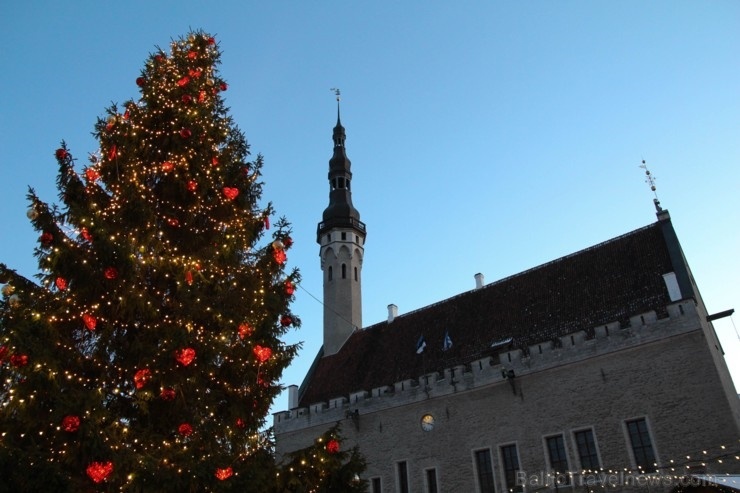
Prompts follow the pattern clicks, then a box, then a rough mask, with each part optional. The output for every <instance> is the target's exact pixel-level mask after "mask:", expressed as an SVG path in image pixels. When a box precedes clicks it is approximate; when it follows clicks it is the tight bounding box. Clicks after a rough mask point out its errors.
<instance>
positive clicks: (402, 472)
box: [396, 461, 409, 493]
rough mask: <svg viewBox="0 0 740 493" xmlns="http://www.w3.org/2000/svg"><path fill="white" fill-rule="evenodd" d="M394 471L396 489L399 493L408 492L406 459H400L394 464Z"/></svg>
mask: <svg viewBox="0 0 740 493" xmlns="http://www.w3.org/2000/svg"><path fill="white" fill-rule="evenodd" d="M396 470H397V471H396V472H397V473H398V491H399V493H409V475H408V466H407V465H406V461H401V462H399V463H398V464H396Z"/></svg>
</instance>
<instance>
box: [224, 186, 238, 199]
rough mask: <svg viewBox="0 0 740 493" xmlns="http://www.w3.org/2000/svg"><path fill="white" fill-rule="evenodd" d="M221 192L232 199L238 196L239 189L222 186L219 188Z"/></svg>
mask: <svg viewBox="0 0 740 493" xmlns="http://www.w3.org/2000/svg"><path fill="white" fill-rule="evenodd" d="M221 192H222V193H223V194H224V197H226V198H227V199H229V200H234V199H235V198H237V197H238V196H239V189H238V188H234V187H224V188H223V189H221Z"/></svg>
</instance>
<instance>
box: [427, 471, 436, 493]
mask: <svg viewBox="0 0 740 493" xmlns="http://www.w3.org/2000/svg"><path fill="white" fill-rule="evenodd" d="M427 493H437V470H436V469H427Z"/></svg>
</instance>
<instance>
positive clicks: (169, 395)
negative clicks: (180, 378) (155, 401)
mask: <svg viewBox="0 0 740 493" xmlns="http://www.w3.org/2000/svg"><path fill="white" fill-rule="evenodd" d="M175 395H176V394H175V389H172V388H164V389H162V391H161V392H160V393H159V398H160V399H162V400H163V401H174V400H175Z"/></svg>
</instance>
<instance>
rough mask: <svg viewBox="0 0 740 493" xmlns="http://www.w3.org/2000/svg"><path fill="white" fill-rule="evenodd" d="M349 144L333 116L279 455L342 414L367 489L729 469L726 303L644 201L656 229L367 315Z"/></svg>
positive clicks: (652, 487) (652, 483)
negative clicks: (312, 347)
mask: <svg viewBox="0 0 740 493" xmlns="http://www.w3.org/2000/svg"><path fill="white" fill-rule="evenodd" d="M344 144H345V131H344V128H343V127H342V125H341V122H340V121H339V117H338V118H337V125H336V127H335V128H334V155H333V157H332V158H331V160H330V163H329V182H330V200H329V206H328V207H327V208H326V210H325V211H324V214H323V220H322V221H321V223H320V224H319V226H318V232H317V240H318V243H319V245H320V257H321V268H322V270H323V274H324V276H323V278H324V281H323V282H324V303H325V309H324V345H323V348H322V349H321V350H320V352H319V354H318V355H317V356H316V359H315V361H314V363H313V365H312V366H311V368H310V370H309V372H308V374H307V375H306V377H305V380H304V381H303V384H302V385H301V386H300V388H299V387H297V386H291V387H290V399H289V407H290V409H288V410H286V411H282V412H278V413H275V415H274V429H275V434H276V440H277V451H278V454H284V453H287V452H289V451H291V450H295V449H298V448H302V447H305V446H307V445H309V444H311V443H312V440H313V439H314V438H315V437H317V436H319V435H320V434H321V433H322V432H323V431H325V430H326V429H327V428H329V427H330V426H332V425H334V424H335V423H337V422H342V423H343V425H342V431H343V434H344V435H345V438H346V439H347V440H348V443H349V445H354V444H359V446H360V450H361V452H362V454H363V455H364V456H365V458H366V459H367V462H368V467H367V471H366V474H365V476H366V479H367V480H368V481H369V485H370V486H369V488H370V491H371V492H372V493H379V492H399V493H408V492H430V493H436V492H480V493H488V492H493V491H497V492H503V491H521V490H524V491H536V490H541V489H551V490H555V489H558V490H563V489H566V490H575V491H589V490H596V489H600V488H602V487H609V488H611V489H612V490H614V491H621V490H632V489H640V490H646V491H647V490H649V491H668V490H670V489H672V488H674V487H675V486H676V485H678V484H680V482H681V481H683V480H684V479H685V478H686V477H689V476H691V475H693V474H713V473H726V472H732V471H733V470H734V471H735V472H737V470H738V462H737V460H734V456H733V455H732V454H734V455H735V456H736V455H737V454H738V446H739V445H740V441H739V439H740V402H739V401H738V396H737V394H736V393H735V388H734V385H733V382H732V380H731V377H730V374H729V371H728V369H727V365H726V363H725V361H724V357H723V351H722V348H721V346H720V343H719V341H718V338H717V336H716V334H715V332H714V329H713V327H712V322H711V321H712V320H713V319H715V318H717V317H718V316H723V315H725V314H724V313H723V314H714V315H712V314H708V313H707V310H706V308H705V306H704V303H703V301H702V299H701V296H700V294H699V290H698V288H697V286H696V283H695V282H694V278H693V276H692V274H691V271H690V269H689V266H688V263H687V262H686V259H685V258H684V255H683V252H682V250H681V245H680V243H679V241H678V237H677V235H676V232H675V231H674V228H673V225H672V223H671V218H670V215H669V213H668V211H666V210H663V209H661V207H660V205H659V203H658V202H657V201H656V203H655V205H656V210H657V220H656V222H654V223H652V224H649V225H647V226H645V227H642V228H640V229H637V230H635V231H631V232H628V233H626V234H624V235H622V236H619V237H617V238H613V239H610V240H607V241H605V242H603V243H600V244H598V245H595V246H592V247H590V248H587V249H585V250H582V251H579V252H575V253H573V254H570V255H568V256H565V257H563V258H559V259H556V260H553V261H551V262H548V263H546V264H543V265H540V266H537V267H534V268H532V269H529V270H527V271H524V272H521V273H519V274H516V275H513V276H510V277H508V278H505V279H501V280H498V281H495V282H492V283H490V284H485V283H484V279H483V276H482V275H480V274H478V275H476V276H475V281H476V282H475V287H474V288H473V289H471V290H470V291H467V292H463V293H460V294H459V295H457V296H454V297H452V298H449V299H446V300H442V301H440V302H438V303H435V304H433V305H430V306H427V307H424V308H420V309H418V310H416V311H413V312H410V313H406V314H403V315H398V311H397V309H396V307H395V306H393V305H391V306H389V308H388V319H387V321H384V322H381V323H378V324H375V325H372V326H369V327H363V326H362V321H361V293H362V291H361V283H362V275H361V274H362V259H363V255H364V242H365V237H366V229H365V225H364V224H363V223H362V222H361V221H360V214H359V213H358V211H357V209H355V207H354V206H353V204H352V195H351V187H350V183H351V179H352V173H351V171H350V161H349V159H348V158H347V155H346V152H345V146H344ZM723 459H724V460H723ZM644 473H652V474H644Z"/></svg>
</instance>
